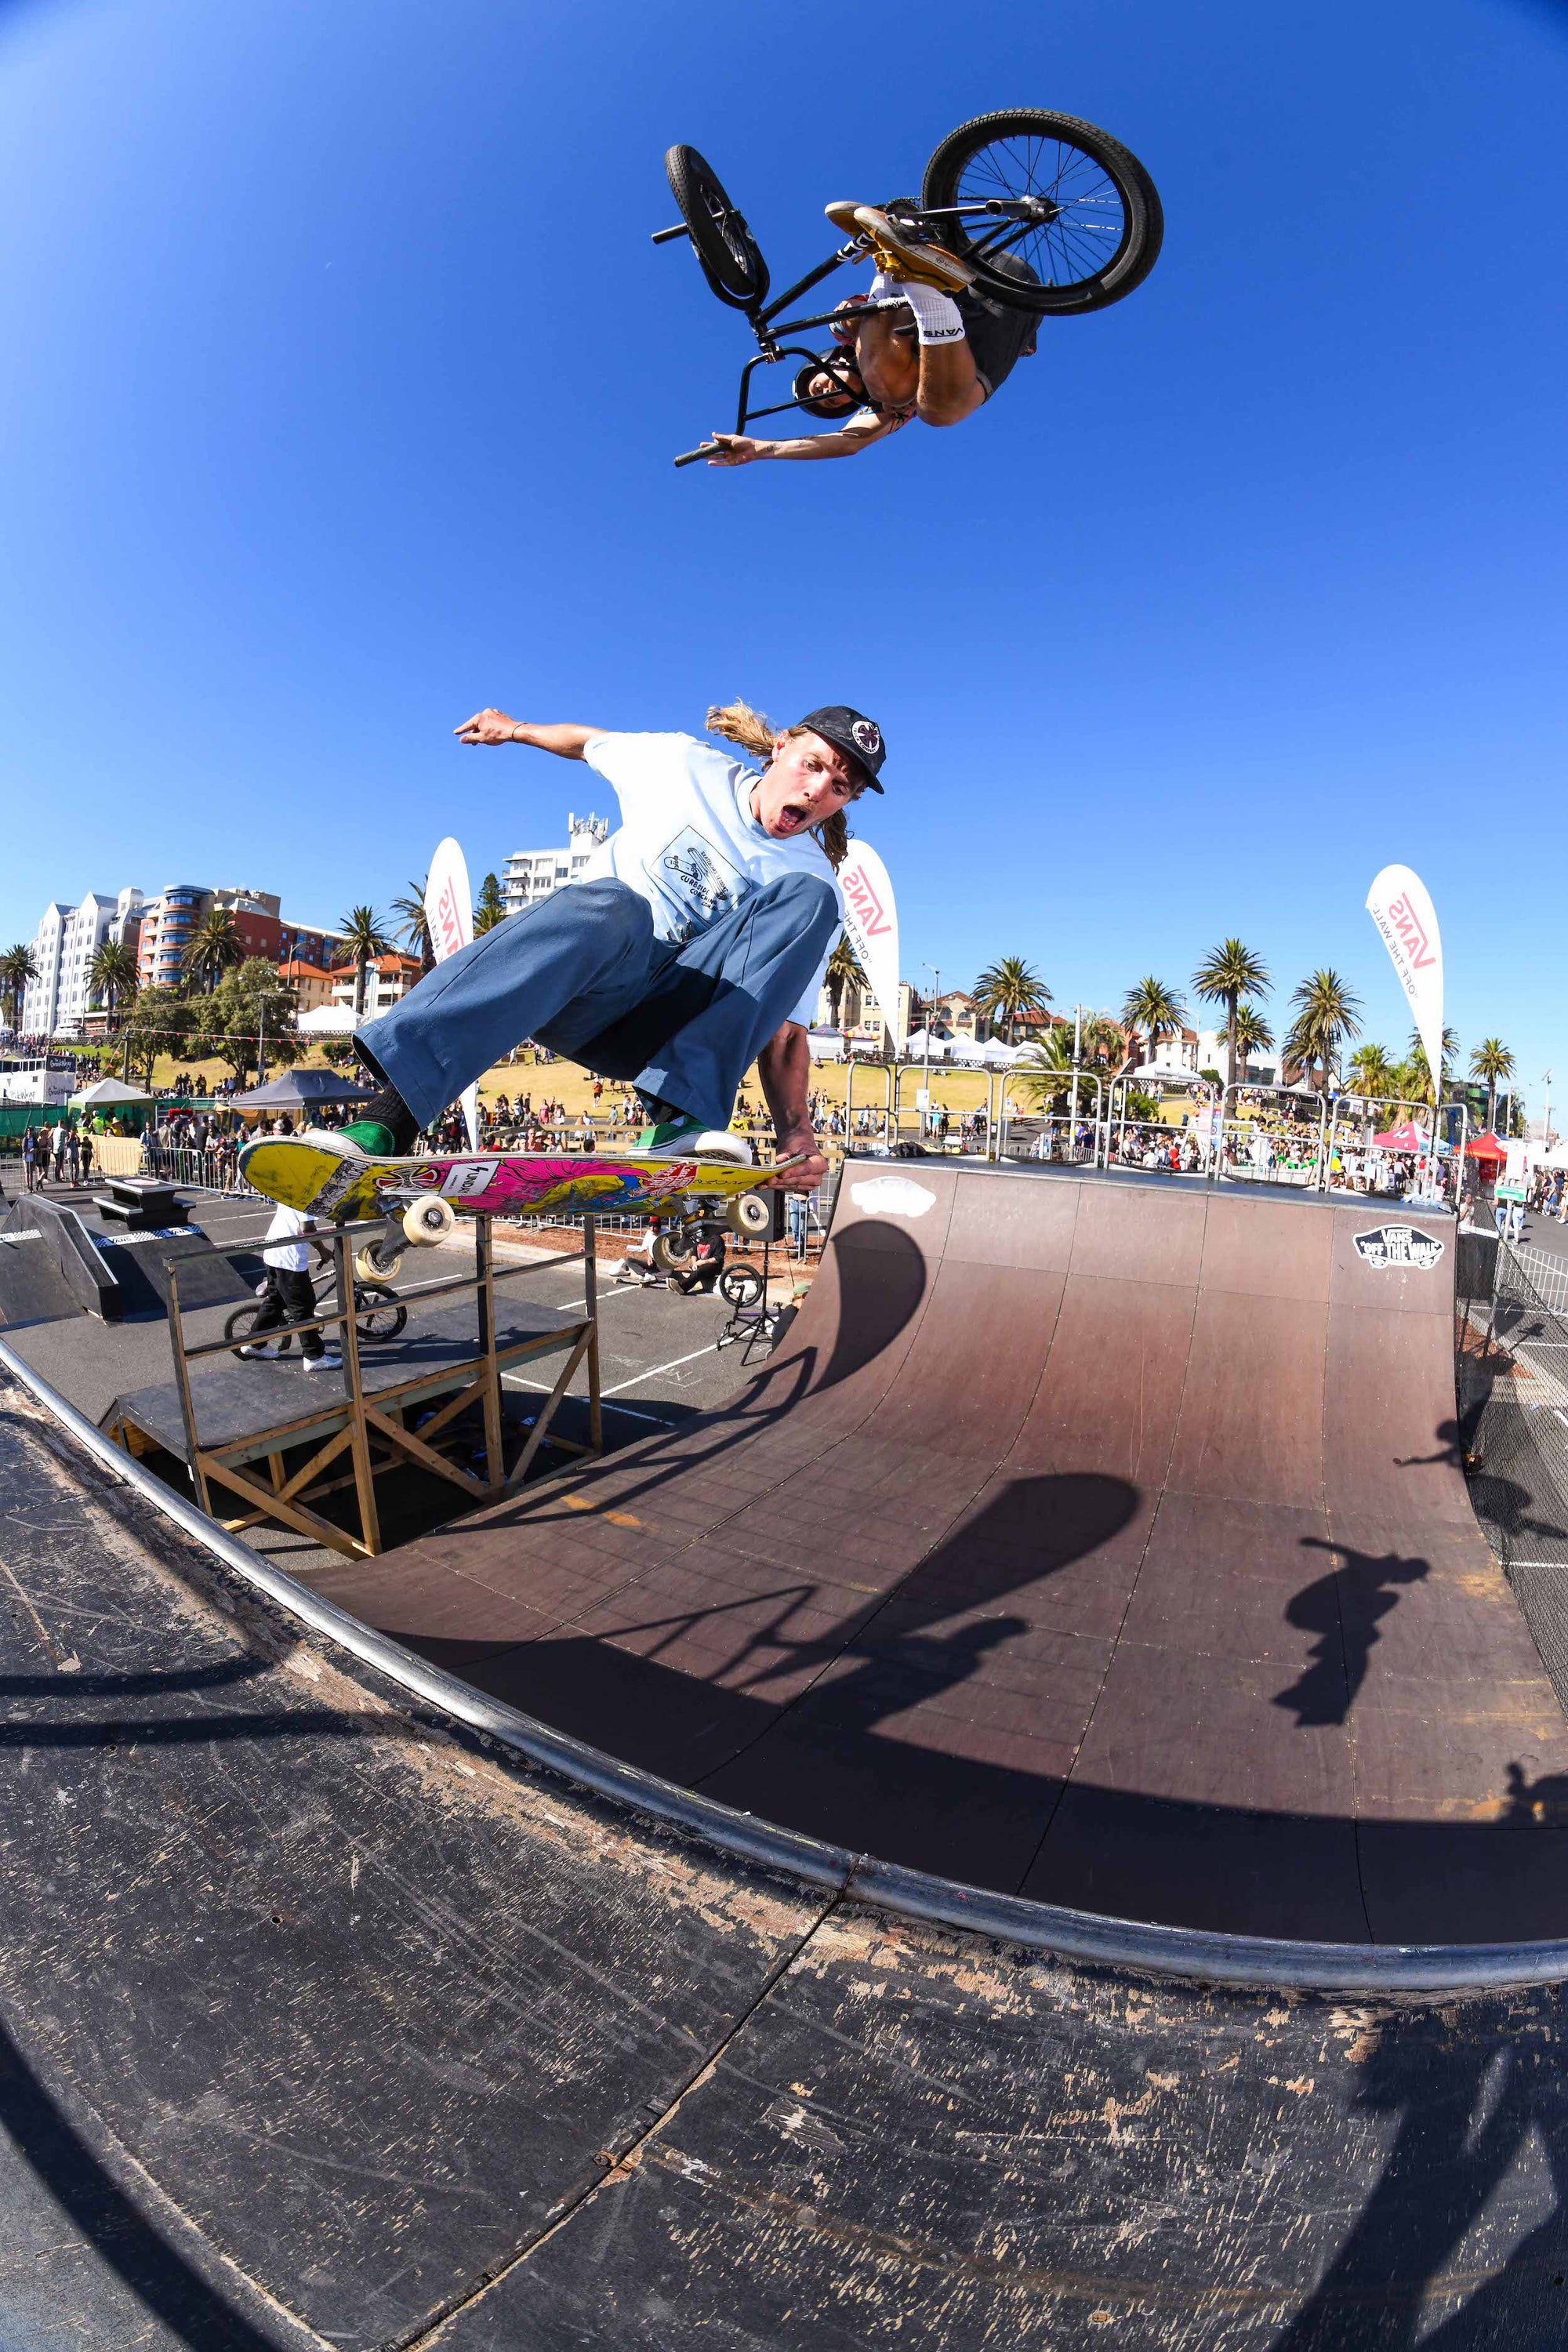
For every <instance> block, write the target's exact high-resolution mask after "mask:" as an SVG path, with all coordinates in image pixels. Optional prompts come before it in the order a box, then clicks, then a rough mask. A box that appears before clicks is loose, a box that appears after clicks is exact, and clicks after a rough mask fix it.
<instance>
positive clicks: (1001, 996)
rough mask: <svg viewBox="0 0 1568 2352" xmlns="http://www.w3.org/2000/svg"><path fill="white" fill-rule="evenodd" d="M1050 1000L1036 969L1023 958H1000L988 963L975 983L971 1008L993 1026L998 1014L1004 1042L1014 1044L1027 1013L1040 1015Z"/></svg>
mask: <svg viewBox="0 0 1568 2352" xmlns="http://www.w3.org/2000/svg"><path fill="white" fill-rule="evenodd" d="M1050 1001H1051V992H1050V990H1049V989H1048V988H1047V986H1046V983H1045V982H1044V981H1043V980H1042V979H1041V978H1040V975H1039V973H1038V972H1037V971H1036V970H1035V968H1034V966H1033V964H1029V963H1026V962H1025V961H1024V959H1023V957H1022V956H1000V957H998V959H997V961H995V962H994V963H993V964H987V966H986V968H985V970H984V971H983V972H982V973H981V975H980V977H979V979H978V980H977V981H976V982H975V983H974V1009H975V1011H976V1013H984V1016H985V1018H986V1020H988V1021H989V1022H991V1023H992V1024H993V1025H994V1024H995V1021H996V1017H997V1015H998V1014H1000V1015H1001V1018H1002V1023H1003V1025H1004V1027H1005V1029H1006V1032H1007V1043H1008V1045H1016V1044H1017V1042H1018V1039H1017V1034H1016V1033H1017V1026H1018V1023H1019V1022H1020V1020H1021V1019H1022V1018H1023V1016H1024V1015H1025V1014H1026V1013H1043V1012H1044V1011H1045V1009H1046V1007H1047V1004H1048V1003H1050Z"/></svg>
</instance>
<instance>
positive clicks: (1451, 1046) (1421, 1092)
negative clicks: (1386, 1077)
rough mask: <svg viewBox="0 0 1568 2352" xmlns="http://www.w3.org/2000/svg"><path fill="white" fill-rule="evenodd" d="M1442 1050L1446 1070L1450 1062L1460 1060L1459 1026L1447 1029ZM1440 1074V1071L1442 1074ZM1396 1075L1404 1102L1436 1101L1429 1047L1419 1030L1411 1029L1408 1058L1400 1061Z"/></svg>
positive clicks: (1406, 1054)
mask: <svg viewBox="0 0 1568 2352" xmlns="http://www.w3.org/2000/svg"><path fill="white" fill-rule="evenodd" d="M1440 1050H1441V1052H1442V1055H1443V1069H1444V1070H1445V1071H1446V1070H1447V1067H1448V1065H1449V1063H1450V1062H1457V1061H1458V1058H1459V1033H1458V1030H1457V1029H1448V1028H1445V1030H1444V1032H1443V1043H1442V1046H1441V1049H1440ZM1441 1075H1442V1073H1441V1072H1440V1073H1439V1076H1441ZM1394 1079H1395V1082H1396V1084H1397V1087H1398V1091H1399V1099H1400V1101H1401V1102H1413V1103H1429V1102H1436V1099H1437V1097H1436V1093H1435V1092H1434V1090H1433V1086H1432V1072H1431V1068H1430V1066H1429V1065H1428V1063H1427V1060H1426V1046H1425V1045H1423V1044H1422V1042H1421V1032H1420V1030H1419V1029H1412V1031H1411V1032H1410V1043H1409V1045H1407V1046H1406V1048H1405V1059H1404V1061H1403V1062H1401V1063H1400V1065H1399V1066H1398V1068H1397V1069H1396V1070H1395V1071H1394Z"/></svg>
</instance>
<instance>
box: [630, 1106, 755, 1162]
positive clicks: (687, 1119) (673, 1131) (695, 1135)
mask: <svg viewBox="0 0 1568 2352" xmlns="http://www.w3.org/2000/svg"><path fill="white" fill-rule="evenodd" d="M634 1149H635V1150H637V1151H638V1152H640V1153H641V1154H642V1155H643V1157H644V1158H645V1159H652V1160H727V1161H731V1162H732V1163H733V1164H734V1165H735V1166H736V1167H737V1168H749V1167H750V1166H751V1163H752V1153H751V1147H750V1145H749V1144H748V1143H747V1142H746V1139H745V1138H744V1137H743V1136H740V1135H731V1133H730V1130H729V1129H728V1128H720V1127H704V1126H703V1124H702V1121H701V1120H700V1118H693V1117H692V1115H691V1113H690V1112H689V1111H682V1112H681V1113H680V1114H679V1116H678V1117H677V1118H661V1119H659V1120H658V1122H657V1123H656V1124H655V1125H654V1126H652V1127H645V1128H644V1129H643V1131H642V1133H641V1134H640V1135H639V1136H638V1138H637V1143H636V1145H635V1146H634Z"/></svg>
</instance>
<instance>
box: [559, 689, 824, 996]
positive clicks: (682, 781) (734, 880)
mask: <svg viewBox="0 0 1568 2352" xmlns="http://www.w3.org/2000/svg"><path fill="white" fill-rule="evenodd" d="M583 757H584V760H585V761H587V763H588V765H589V767H591V768H594V769H595V770H596V771H597V772H598V773H599V774H600V775H601V776H603V777H605V780H606V781H607V782H610V783H612V784H613V785H614V786H615V788H616V796H617V798H618V799H619V801H620V803H621V824H620V829H619V831H618V832H616V833H613V834H611V835H610V837H609V839H608V841H606V842H605V843H604V844H603V845H601V846H600V847H599V848H598V849H597V850H596V851H595V854H594V856H593V858H592V860H591V861H590V863H589V865H588V866H587V868H586V870H585V871H584V874H583V875H582V876H581V877H580V878H581V879H582V880H583V881H584V882H595V881H604V880H605V879H606V878H612V879H614V880H615V881H617V882H624V883H626V887H628V889H632V890H635V891H636V892H637V895H638V897H639V898H646V899H647V903H648V905H649V906H650V907H651V908H653V923H654V932H655V935H656V937H658V939H661V940H689V939H693V938H695V937H696V935H697V934H698V933H699V932H700V931H705V930H707V929H708V928H709V926H710V924H712V923H716V922H718V921H719V920H720V919H721V918H722V917H723V916H725V915H728V914H730V913H731V911H732V909H733V908H736V907H738V906H739V905H740V904H741V903H742V900H744V899H746V898H750V897H751V896H752V892H753V891H755V890H758V889H760V888H761V887H763V884H764V883H768V882H776V881H778V880H779V879H780V877H782V876H784V875H785V874H815V875H816V876H817V877H819V878H820V879H821V880H822V881H824V882H828V883H831V884H832V886H833V890H834V895H835V897H837V898H838V907H839V914H840V918H841V919H842V915H843V908H844V901H843V899H842V898H841V897H838V885H837V882H836V881H835V880H834V875H833V868H832V866H830V865H829V864H828V862H827V856H826V851H825V850H824V849H823V846H822V844H821V843H820V842H819V841H818V840H817V839H816V835H813V834H808V833H807V834H797V835H795V836H794V838H793V839H791V840H789V841H774V840H773V836H772V835H770V834H768V833H767V832H765V831H764V830H763V826H762V825H760V824H758V822H757V820H756V818H755V817H754V816H753V815H752V785H753V784H754V783H755V782H756V781H757V773H758V772H757V770H756V769H755V768H748V767H747V766H746V765H745V763H744V762H743V761H740V760H737V759H735V758H733V757H732V755H731V753H730V752H728V751H720V750H719V749H717V747H716V746H714V745H712V744H710V743H703V742H700V741H699V740H698V738H697V737H696V736H695V735H595V736H592V737H590V739H589V740H588V741H587V742H586V743H585V744H584V747H583ZM826 970H827V958H826V956H824V958H823V960H822V963H821V966H820V968H819V969H818V971H817V972H816V977H815V978H814V979H813V981H812V983H811V986H810V988H809V989H808V990H807V991H806V992H805V995H804V996H803V997H802V998H801V1000H800V1003H798V1004H797V1005H796V1006H795V1011H794V1012H793V1013H791V1015H790V1018H791V1019H792V1020H793V1021H798V1022H799V1023H800V1024H802V1026H803V1027H807V1028H808V1027H809V1026H810V1024H811V1023H812V1022H813V1021H814V1020H815V1019H816V1000H817V995H818V993H819V992H820V990H821V987H822V981H823V974H824V973H825V972H826Z"/></svg>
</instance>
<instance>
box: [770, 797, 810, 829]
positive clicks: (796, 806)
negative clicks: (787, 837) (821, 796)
mask: <svg viewBox="0 0 1568 2352" xmlns="http://www.w3.org/2000/svg"><path fill="white" fill-rule="evenodd" d="M810 823H811V812H810V810H809V809H805V808H803V807H802V806H801V804H800V803H799V802H798V801H785V803H784V806H783V808H782V809H780V811H779V813H778V814H777V816H776V817H775V818H774V819H773V824H774V826H775V828H776V830H777V831H778V832H779V833H781V834H782V833H798V832H799V831H800V830H801V827H802V826H803V825H807V824H810Z"/></svg>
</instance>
